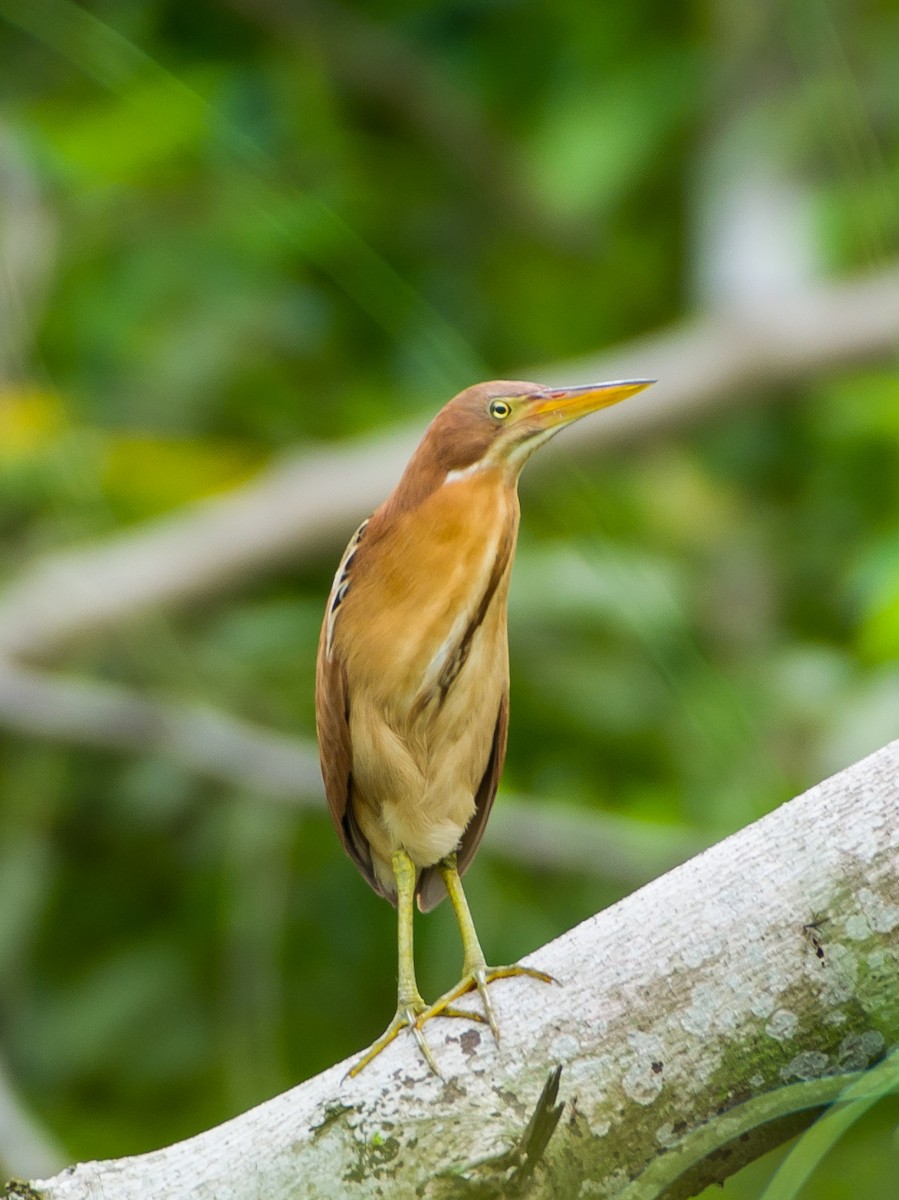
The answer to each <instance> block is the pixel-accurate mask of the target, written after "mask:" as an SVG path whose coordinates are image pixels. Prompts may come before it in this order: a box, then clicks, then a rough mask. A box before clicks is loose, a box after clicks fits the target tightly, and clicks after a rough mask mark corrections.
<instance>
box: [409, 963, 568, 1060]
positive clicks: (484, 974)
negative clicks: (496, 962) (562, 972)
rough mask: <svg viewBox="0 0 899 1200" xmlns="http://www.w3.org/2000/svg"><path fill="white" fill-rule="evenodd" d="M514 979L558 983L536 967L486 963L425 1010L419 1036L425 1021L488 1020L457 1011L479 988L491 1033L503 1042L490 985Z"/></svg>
mask: <svg viewBox="0 0 899 1200" xmlns="http://www.w3.org/2000/svg"><path fill="white" fill-rule="evenodd" d="M513 975H529V976H530V977H531V979H539V980H540V982H541V983H558V982H559V981H558V979H556V978H555V977H554V976H553V975H548V974H547V973H546V971H538V970H536V969H535V968H534V967H522V966H519V964H518V963H513V964H512V966H509V967H488V966H487V965H486V964H485V963H478V964H475V965H474V966H472V967H471V968H470V969H469V970H466V971H465V972H464V974H463V975H462V978H461V979H460V980H459V982H458V983H457V984H456V986H455V987H453V988H450V990H449V991H448V992H444V994H443V995H442V996H441V997H440V999H439V1000H435V1001H434V1003H433V1004H432V1005H431V1006H430V1007H429V1008H425V1010H424V1011H423V1012H421V1013H419V1015H418V1017H417V1018H416V1020H415V1026H414V1029H415V1030H417V1031H418V1032H419V1033H420V1032H421V1027H422V1025H424V1023H425V1021H430V1019H431V1018H432V1017H443V1016H447V1015H448V1014H449V1013H450V1012H452V1013H453V1015H458V1016H467V1017H470V1018H473V1019H475V1020H481V1021H482V1020H484V1017H480V1016H479V1015H478V1014H477V1013H472V1012H469V1013H463V1012H460V1011H459V1010H458V1009H453V1008H452V1004H453V1001H454V1000H458V999H459V997H460V996H464V995H465V993H466V992H472V991H474V990H475V988H477V991H478V995H479V996H480V997H481V1003H482V1004H483V1006H484V1013H485V1015H486V1019H487V1024H488V1025H489V1026H490V1032H491V1033H492V1034H493V1036H494V1038H495V1039H496V1040H497V1041H499V1024H498V1023H497V1020H496V1013H495V1012H494V1011H493V1004H492V1002H491V1000H490V994H489V992H488V991H487V985H488V984H490V983H492V982H493V981H494V979H509V978H511V976H513Z"/></svg>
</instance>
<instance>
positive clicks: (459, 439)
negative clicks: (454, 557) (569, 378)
mask: <svg viewBox="0 0 899 1200" xmlns="http://www.w3.org/2000/svg"><path fill="white" fill-rule="evenodd" d="M654 382H655V381H654V380H651V379H629V380H623V381H620V382H616V383H589V384H580V385H578V386H576V387H567V388H548V387H543V386H542V385H541V384H539V383H525V382H522V381H521V380H508V379H501V380H495V381H494V382H492V383H479V384H476V385H475V386H474V387H470V388H466V389H465V391H464V392H460V393H459V395H458V396H456V397H454V399H452V400H450V402H449V404H447V405H446V406H445V407H444V408H442V409H441V411H440V412H439V413H438V414H437V416H436V417H435V418H434V420H433V422H432V423H431V426H430V428H429V429H428V431H427V433H426V434H425V438H424V442H423V443H422V445H423V446H424V445H425V443H430V446H429V449H431V450H432V451H433V454H434V456H435V457H436V459H437V461H438V462H439V463H440V466H441V467H443V469H444V470H445V471H446V472H447V474H448V475H449V474H452V473H453V472H457V473H460V474H461V473H463V472H474V471H477V470H479V469H481V468H484V467H500V468H503V469H504V470H506V471H511V472H512V473H513V474H514V475H517V474H518V472H519V471H520V470H521V467H522V466H523V465H524V463H525V461H526V460H527V459H528V458H529V457H530V456H531V454H533V452H534V451H535V450H536V449H537V448H538V446H541V445H542V444H543V443H544V442H546V441H548V440H549V439H550V438H551V437H552V436H553V435H554V434H556V433H558V431H559V430H560V429H562V428H563V427H564V426H565V425H570V424H571V422H572V421H577V420H578V419H579V418H580V417H585V416H587V414H588V413H592V412H596V411H597V409H600V408H608V407H609V406H610V405H612V404H617V403H618V402H619V400H625V399H627V397H628V396H633V395H635V393H637V392H642V391H643V389H644V388H647V387H649V386H650V384H651V383H654ZM455 477H458V475H456V476H455Z"/></svg>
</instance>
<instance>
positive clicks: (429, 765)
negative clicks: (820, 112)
mask: <svg viewBox="0 0 899 1200" xmlns="http://www.w3.org/2000/svg"><path fill="white" fill-rule="evenodd" d="M654 382H655V381H654V380H647V379H634V380H624V381H616V382H612V383H597V384H586V385H584V384H582V385H577V386H573V387H559V388H551V387H545V386H543V385H540V384H537V383H529V382H525V381H521V380H496V381H493V382H489V383H479V384H476V385H474V386H472V387H468V388H466V389H465V390H464V391H462V392H460V393H459V394H458V395H457V396H455V397H454V398H453V399H452V400H450V401H449V403H448V404H446V405H445V406H444V407H443V408H442V409H441V410H440V411H439V412H438V414H437V415H436V417H435V418H434V419H433V421H432V422H431V424H430V425H429V426H428V428H427V430H426V431H425V434H424V436H423V438H422V440H421V442H420V443H419V445H418V447H417V449H416V450H415V451H414V453H413V455H412V457H411V459H410V460H409V462H408V464H407V466H406V468H405V471H404V472H403V474H402V476H401V478H400V480H399V483H398V484H397V485H396V487H395V488H394V490H393V492H392V493H391V494H390V496H388V497H387V499H386V500H385V501H384V503H383V504H381V506H380V507H379V508H378V509H376V510H375V512H374V513H373V514H372V515H371V516H370V517H369V518H368V519H367V520H365V521H363V522H362V524H361V525H360V526H359V528H358V529H357V530H356V532H355V533H354V534H353V536H352V537H351V538H350V541H349V544H348V545H347V547H346V550H345V551H344V553H343V557H342V558H341V560H340V564H339V566H338V568H337V572H336V574H335V576H334V582H333V586H332V588H331V592H330V595H329V597H328V601H327V605H326V608H325V614H324V620H323V623H322V629H321V637H320V640H319V647H318V656H317V661H316V693H315V708H316V731H317V735H318V745H319V757H320V762H321V769H322V777H323V781H324V786H325V792H326V795H327V801H328V809H329V812H330V815H331V818H332V820H333V823H334V826H335V828H336V830H337V833H338V836H339V837H340V840H341V842H342V844H343V847H344V849H345V850H346V852H347V854H348V855H349V857H350V858H351V859H352V861H353V862H354V863H355V865H356V867H357V868H358V869H359V871H360V872H361V874H362V876H363V877H364V878H365V880H366V881H367V882H368V883H369V884H370V885H371V887H372V888H373V889H374V891H375V892H377V893H378V894H380V895H381V896H383V897H385V898H386V899H387V900H388V901H390V903H391V904H393V905H394V906H395V907H396V909H397V954H398V971H397V1008H396V1013H395V1015H394V1017H393V1019H392V1020H391V1022H390V1023H389V1025H388V1026H387V1029H386V1030H385V1032H384V1034H383V1035H382V1036H381V1037H380V1038H378V1039H377V1041H375V1042H374V1044H373V1045H372V1046H371V1047H370V1048H369V1050H368V1051H367V1053H365V1054H364V1056H363V1057H362V1058H361V1059H360V1060H359V1061H358V1062H356V1064H355V1065H354V1066H353V1067H352V1068H351V1069H350V1071H349V1074H350V1075H357V1074H358V1073H359V1072H360V1071H361V1070H362V1069H363V1068H364V1067H366V1066H367V1065H368V1064H369V1063H370V1062H372V1061H373V1060H374V1059H375V1058H376V1057H377V1056H378V1055H379V1054H380V1053H381V1052H382V1051H383V1050H384V1049H385V1048H386V1047H387V1046H388V1045H389V1044H390V1043H391V1042H392V1041H393V1040H394V1038H396V1036H397V1035H398V1034H399V1033H400V1031H401V1030H403V1029H405V1028H408V1029H410V1030H411V1032H412V1034H413V1036H414V1038H415V1041H416V1042H417V1044H418V1047H419V1049H420V1051H421V1053H422V1055H423V1056H424V1058H425V1060H426V1062H427V1064H428V1066H429V1067H430V1068H431V1070H432V1071H434V1073H435V1074H437V1075H440V1074H441V1073H440V1070H439V1068H438V1066H437V1063H436V1061H435V1059H434V1056H433V1054H432V1052H431V1049H430V1047H429V1045H428V1042H427V1039H426V1038H425V1035H424V1026H425V1024H426V1022H428V1021H430V1020H432V1019H433V1018H435V1017H437V1016H445V1017H465V1018H467V1019H468V1020H472V1019H475V1020H481V1021H486V1023H487V1024H489V1026H490V1029H491V1031H492V1033H493V1036H494V1038H495V1039H497V1040H498V1039H499V1026H498V1023H497V1019H496V1015H495V1012H494V1008H493V1004H492V1002H491V999H490V996H489V993H488V985H489V984H490V983H491V982H493V981H494V980H495V979H498V978H503V977H507V976H513V975H526V976H531V977H532V978H535V979H538V980H541V981H543V982H547V983H552V982H555V981H554V980H553V979H552V977H551V976H550V975H548V974H547V973H546V972H543V971H538V970H536V969H535V968H532V967H524V966H521V965H517V964H516V965H512V966H503V967H489V966H488V965H487V961H486V959H485V957H484V953H483V951H482V949H481V945H480V942H479V940H478V936H477V932H476V930H475V925H474V921H473V919H472V916H471V912H470V910H469V907H468V903H467V901H466V898H465V893H464V891H463V888H462V875H463V874H464V873H465V871H466V869H467V868H468V867H469V866H470V864H471V861H472V859H473V858H474V855H475V853H476V851H477V849H478V846H479V844H480V841H481V838H482V837H483V834H484V829H485V827H486V824H487V819H488V817H489V815H490V810H491V807H492V805H493V800H494V797H495V795H496V791H497V786H498V784H499V779H500V773H501V771H502V767H503V761H504V758H505V753H506V735H507V730H508V720H509V654H508V637H507V618H506V607H507V596H508V592H509V583H510V572H511V568H512V560H513V557H514V552H515V544H516V539H517V534H518V523H519V501H518V478H519V475H520V473H521V469H522V467H523V466H524V464H525V462H526V461H527V460H528V459H529V458H530V456H531V455H532V454H533V453H534V451H535V450H537V449H538V448H539V447H540V446H542V445H543V444H544V443H545V442H547V441H549V439H550V438H551V437H553V436H554V435H555V434H556V433H557V432H558V431H559V430H560V429H562V428H564V427H565V426H566V425H569V424H571V422H573V421H576V420H578V419H580V418H581V417H584V416H587V415H588V414H589V413H593V412H595V411H597V410H598V409H602V408H607V407H609V406H610V405H613V404H617V403H618V402H619V401H621V400H624V399H626V398H627V397H629V396H632V395H634V394H635V393H637V392H640V391H642V390H643V389H644V388H646V387H649V386H650V384H651V383H654ZM446 896H449V899H450V902H451V904H452V907H453V911H454V913H455V917H456V921H457V924H458V926H459V933H460V936H461V941H462V958H463V962H462V976H461V979H460V980H459V982H458V983H457V984H456V985H455V986H454V987H453V988H451V989H449V991H447V992H446V993H444V995H442V996H441V997H440V998H439V999H438V1000H436V1001H435V1002H434V1003H432V1004H430V1005H429V1004H427V1003H426V1002H425V1000H424V999H423V998H422V996H421V993H420V992H419V989H418V985H417V981H416V975H415V962H414V955H413V912H414V904H415V901H416V900H417V903H418V907H419V908H420V909H421V911H423V912H427V911H428V910H430V909H432V908H434V906H435V905H437V904H438V903H439V902H440V901H441V900H442V899H444V897H446ZM475 989H476V990H477V992H478V993H479V995H480V998H481V1005H482V1007H483V1012H484V1015H483V1016H481V1015H480V1014H479V1013H473V1012H471V1011H463V1010H461V1009H459V1008H457V1007H456V1006H455V1001H456V1000H458V998H459V997H460V996H462V995H463V994H465V993H466V992H468V991H471V990H475Z"/></svg>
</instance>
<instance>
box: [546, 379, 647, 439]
mask: <svg viewBox="0 0 899 1200" xmlns="http://www.w3.org/2000/svg"><path fill="white" fill-rule="evenodd" d="M655 382H656V381H655V380H654V379H622V380H616V381H615V382H614V383H584V384H579V385H578V386H576V387H568V388H545V389H544V390H543V391H540V392H535V393H534V394H533V396H530V397H528V399H529V400H530V403H529V404H528V406H527V415H528V417H539V418H540V424H541V425H545V426H546V427H547V428H551V427H552V426H554V425H568V424H569V423H570V422H571V421H576V420H577V419H578V418H579V417H585V416H586V415H587V414H588V413H592V412H596V411H597V410H598V409H600V408H609V407H611V405H613V404H617V403H618V402H619V401H620V400H626V399H627V398H628V396H634V395H636V393H637V392H642V391H643V389H644V388H648V387H651V386H652V384H654V383H655Z"/></svg>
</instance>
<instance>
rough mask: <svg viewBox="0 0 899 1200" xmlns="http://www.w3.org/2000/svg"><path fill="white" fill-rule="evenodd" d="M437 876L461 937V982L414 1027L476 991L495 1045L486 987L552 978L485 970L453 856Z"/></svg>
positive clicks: (519, 970)
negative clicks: (496, 982)
mask: <svg viewBox="0 0 899 1200" xmlns="http://www.w3.org/2000/svg"><path fill="white" fill-rule="evenodd" d="M440 874H441V875H442V876H443V882H444V883H445V884H446V890H447V893H448V895H449V898H450V902H451V904H452V906H453V912H454V913H455V914H456V922H457V924H458V926H459V933H460V934H461V936H462V978H461V979H460V980H459V982H458V983H457V984H456V986H455V987H454V988H450V990H449V991H448V992H445V993H444V995H442V996H441V997H440V999H439V1000H436V1001H435V1002H434V1003H433V1004H432V1005H431V1006H430V1008H426V1009H425V1010H424V1012H422V1013H420V1014H419V1016H418V1018H417V1020H416V1022H415V1026H416V1028H418V1029H420V1028H421V1026H422V1025H423V1024H424V1023H425V1021H429V1020H430V1019H431V1017H437V1016H441V1015H443V1014H445V1013H446V1012H448V1011H456V1010H451V1009H450V1006H451V1005H452V1003H453V1001H454V1000H458V999H459V997H460V996H464V995H465V993H466V992H470V991H472V989H474V988H477V990H478V994H479V995H480V997H481V1003H482V1004H483V1005H484V1012H485V1013H486V1015H487V1021H488V1023H489V1025H490V1029H491V1031H492V1033H493V1036H494V1037H495V1038H496V1040H497V1041H499V1025H498V1024H497V1021H496V1014H495V1013H494V1011H493V1005H492V1004H491V1002H490V996H489V994H488V992H487V985H488V984H489V983H492V982H493V980H494V979H507V978H509V977H510V976H512V975H530V976H531V978H532V979H539V980H541V981H542V982H543V983H556V982H558V981H557V980H555V979H554V978H553V977H552V975H547V973H546V972H545V971H537V970H535V969H534V968H533V967H521V966H518V965H517V964H513V965H512V966H508V967H488V966H487V962H486V960H485V958H484V951H483V950H482V949H481V943H480V942H479V941H478V935H477V931H476V930H475V927H474V921H473V920H472V919H471V909H470V908H469V907H468V901H467V900H466V899H465V892H464V891H463V889H462V880H461V879H460V878H459V870H458V867H457V866H456V856H455V854H449V855H447V857H446V858H445V859H444V860H443V862H441V864H440ZM470 1015H471V1014H470Z"/></svg>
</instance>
